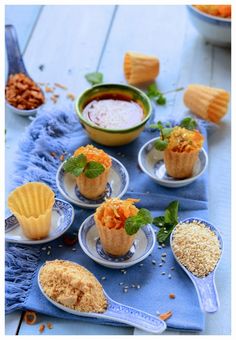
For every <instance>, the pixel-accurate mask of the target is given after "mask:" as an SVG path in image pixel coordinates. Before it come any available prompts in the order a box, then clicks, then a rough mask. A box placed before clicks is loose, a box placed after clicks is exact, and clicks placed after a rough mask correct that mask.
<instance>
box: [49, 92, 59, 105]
mask: <svg viewBox="0 0 236 340" xmlns="http://www.w3.org/2000/svg"><path fill="white" fill-rule="evenodd" d="M58 98H59V94H53V95H52V96H51V97H50V99H51V100H52V101H53V103H54V104H55V103H56V102H57V99H58Z"/></svg>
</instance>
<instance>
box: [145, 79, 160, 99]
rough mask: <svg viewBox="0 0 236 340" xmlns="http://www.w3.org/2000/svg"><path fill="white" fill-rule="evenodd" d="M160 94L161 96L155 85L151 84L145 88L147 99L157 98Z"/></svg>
mask: <svg viewBox="0 0 236 340" xmlns="http://www.w3.org/2000/svg"><path fill="white" fill-rule="evenodd" d="M160 94H161V92H160V91H159V90H158V89H157V85H156V83H153V84H151V85H149V86H148V88H147V96H148V97H149V98H151V99H154V98H156V97H157V96H159V95H160Z"/></svg>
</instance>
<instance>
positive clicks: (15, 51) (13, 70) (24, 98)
mask: <svg viewBox="0 0 236 340" xmlns="http://www.w3.org/2000/svg"><path fill="white" fill-rule="evenodd" d="M5 41H6V50H7V59H8V77H7V84H6V91H5V96H6V105H7V107H9V108H10V109H11V111H12V112H14V113H16V114H18V115H20V116H32V115H34V114H35V113H36V112H37V110H38V109H39V107H41V106H42V105H43V104H44V102H45V97H44V94H43V92H42V90H41V88H40V87H39V86H38V85H37V84H36V83H35V82H34V80H33V79H32V78H31V77H30V75H29V74H28V72H27V70H26V67H25V64H24V62H23V58H22V55H21V52H20V48H19V43H18V39H17V34H16V30H15V28H14V26H13V25H5Z"/></svg>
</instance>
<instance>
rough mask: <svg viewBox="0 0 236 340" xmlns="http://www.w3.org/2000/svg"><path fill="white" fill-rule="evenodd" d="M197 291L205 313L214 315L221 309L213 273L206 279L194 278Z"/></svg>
mask: <svg viewBox="0 0 236 340" xmlns="http://www.w3.org/2000/svg"><path fill="white" fill-rule="evenodd" d="M192 280H193V282H194V285H195V287H196V290H197V294H198V298H199V302H200V306H201V308H202V310H203V311H204V312H207V313H214V312H216V311H217V310H218V308H219V305H220V303H219V297H218V293H217V290H216V285H215V278H214V275H213V273H211V274H209V275H208V276H206V277H204V278H197V277H195V278H192Z"/></svg>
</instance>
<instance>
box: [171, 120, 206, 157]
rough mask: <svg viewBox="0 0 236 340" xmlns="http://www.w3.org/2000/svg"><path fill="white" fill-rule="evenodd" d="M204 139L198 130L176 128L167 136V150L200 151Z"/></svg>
mask: <svg viewBox="0 0 236 340" xmlns="http://www.w3.org/2000/svg"><path fill="white" fill-rule="evenodd" d="M203 141H204V138H203V136H202V134H201V133H200V132H199V131H198V130H188V129H185V128H182V127H179V126H176V127H175V128H174V129H173V131H172V132H171V134H170V136H169V141H168V146H167V149H169V150H171V151H174V152H191V151H193V150H200V149H201V148H202V145H203Z"/></svg>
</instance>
